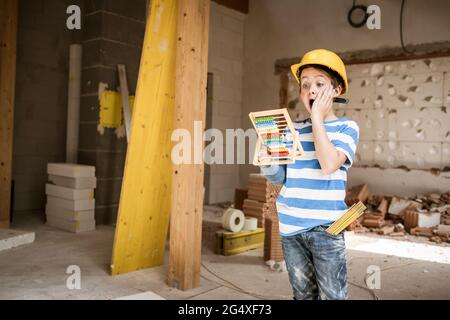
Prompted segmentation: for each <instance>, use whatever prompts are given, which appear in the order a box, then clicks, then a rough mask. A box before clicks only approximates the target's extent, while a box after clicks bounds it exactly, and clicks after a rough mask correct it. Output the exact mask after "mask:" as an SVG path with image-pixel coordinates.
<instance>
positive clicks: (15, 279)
mask: <svg viewBox="0 0 450 320" xmlns="http://www.w3.org/2000/svg"><path fill="white" fill-rule="evenodd" d="M220 211H221V210H220V209H217V208H214V207H207V208H206V210H205V220H206V221H205V226H204V238H203V249H202V268H201V286H200V287H199V288H196V289H194V290H190V291H186V292H183V291H180V290H177V289H173V288H169V287H168V286H167V285H166V283H165V280H166V278H167V270H168V265H167V256H166V262H165V263H164V264H163V265H162V266H159V267H155V268H151V269H147V270H141V271H137V272H133V273H129V274H125V275H120V276H116V277H111V276H110V275H109V273H108V272H109V264H110V260H111V252H112V244H113V237H114V227H112V226H99V227H98V228H97V230H96V231H95V232H88V233H82V234H72V233H68V232H64V231H59V230H57V229H54V228H51V227H48V226H46V225H44V224H43V222H42V214H41V213H39V212H29V213H26V214H25V213H21V214H16V216H15V222H14V224H13V228H15V229H21V230H26V231H28V230H29V231H34V232H35V233H36V240H35V242H34V243H32V244H27V245H23V246H20V247H17V248H13V249H10V250H6V251H2V252H0V299H116V298H120V297H123V296H128V295H133V294H138V293H142V292H146V291H152V292H154V293H156V294H158V295H160V296H161V297H163V298H165V299H223V300H227V299H291V297H292V292H291V288H290V285H289V281H288V276H287V273H286V272H275V271H271V270H270V269H269V268H268V267H267V266H266V265H265V264H264V261H263V259H262V249H257V250H252V251H249V252H246V253H243V254H240V255H235V256H229V257H225V256H220V255H215V254H214V253H213V241H212V240H213V239H214V232H213V231H214V229H215V228H216V227H217V224H215V222H217V221H218V215H219V212H220ZM346 240H347V241H348V244H349V245H348V248H349V249H348V269H349V298H350V299H375V298H377V299H450V264H449V263H439V262H431V261H427V260H425V259H427V257H425V258H423V257H422V258H420V259H422V260H418V259H410V258H405V257H398V256H390V255H386V254H380V253H370V252H364V251H360V250H361V248H362V246H361V244H364V243H374V241H378V240H379V239H374V237H373V236H360V235H354V236H351V235H349V236H347V239H346ZM400 242H401V241H399V242H398V243H400ZM407 242H410V241H407ZM418 242H419V243H420V242H421V240H419V241H418ZM422 242H423V240H422ZM394 243H396V242H394ZM352 247H355V248H357V250H352V249H351V248H352ZM432 247H433V248H437V249H438V251H436V252H437V253H436V254H438V255H443V256H444V259H440V260H439V259H438V260H435V261H441V260H442V261H444V262H445V261H447V260H448V259H450V246H448V245H447V246H432ZM358 248H359V249H358ZM414 250H416V249H414ZM441 258H442V257H441ZM447 258H448V259H447ZM70 265H78V266H79V267H80V269H81V289H80V290H69V289H67V287H66V281H67V278H68V277H69V274H66V270H67V267H68V266H70ZM371 265H375V266H379V268H380V270H381V288H380V289H376V290H373V291H372V290H369V289H368V288H367V286H366V285H365V280H364V279H365V277H366V275H367V267H368V266H371Z"/></svg>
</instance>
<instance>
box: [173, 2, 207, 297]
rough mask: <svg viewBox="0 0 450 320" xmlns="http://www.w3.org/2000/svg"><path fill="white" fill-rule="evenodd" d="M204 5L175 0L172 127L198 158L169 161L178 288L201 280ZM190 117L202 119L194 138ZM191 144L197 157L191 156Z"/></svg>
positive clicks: (175, 284)
mask: <svg viewBox="0 0 450 320" xmlns="http://www.w3.org/2000/svg"><path fill="white" fill-rule="evenodd" d="M209 6H210V2H209V0H180V2H179V11H178V22H177V24H178V26H177V58H176V90H175V129H178V128H180V129H181V128H183V129H187V130H188V131H189V132H190V133H191V136H192V140H191V141H192V151H191V155H193V157H192V160H194V158H197V159H196V160H200V161H198V163H196V164H179V165H175V164H174V165H173V169H172V171H173V174H172V177H173V179H172V209H171V216H170V258H169V277H168V283H169V285H170V286H172V287H176V288H179V289H181V290H188V289H191V288H195V287H198V286H199V284H200V260H201V239H202V215H203V161H202V159H203V138H202V135H203V131H204V122H205V113H206V81H207V59H208V29H209ZM194 121H201V130H198V131H199V132H197V134H200V135H201V136H200V137H197V138H199V139H197V140H195V139H194V132H195V129H194ZM194 145H196V147H197V148H198V149H200V152H201V154H200V156H201V157H195V152H194ZM197 155H198V153H197ZM198 158H200V159H198Z"/></svg>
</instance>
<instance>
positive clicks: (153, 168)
mask: <svg viewBox="0 0 450 320" xmlns="http://www.w3.org/2000/svg"><path fill="white" fill-rule="evenodd" d="M177 3H178V1H177V0H152V1H151V9H150V14H149V15H148V18H147V26H146V31H145V37H144V44H143V48H142V56H141V64H140V68H139V77H138V84H137V89H136V97H135V105H134V108H133V121H132V127H131V137H130V143H129V145H128V151H127V158H126V164H125V170H124V177H123V182H122V191H121V194H120V204H119V213H118V218H117V226H116V234H115V238H114V247H113V255H112V265H111V273H112V275H117V274H121V273H125V272H130V271H134V270H138V269H143V268H148V267H152V266H157V265H161V264H162V263H163V259H164V254H165V244H166V238H167V229H168V224H169V214H170V201H171V179H172V177H171V168H172V166H171V156H170V154H171V134H172V130H173V108H174V102H175V101H174V91H175V50H176V49H175V46H176V44H175V42H176V21H177V12H178V5H177Z"/></svg>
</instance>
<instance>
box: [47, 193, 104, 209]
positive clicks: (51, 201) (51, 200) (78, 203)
mask: <svg viewBox="0 0 450 320" xmlns="http://www.w3.org/2000/svg"><path fill="white" fill-rule="evenodd" d="M47 205H49V206H52V207H60V208H63V209H68V210H72V211H86V210H92V209H94V208H95V200H94V199H87V200H86V199H84V200H68V199H62V198H57V197H52V196H47Z"/></svg>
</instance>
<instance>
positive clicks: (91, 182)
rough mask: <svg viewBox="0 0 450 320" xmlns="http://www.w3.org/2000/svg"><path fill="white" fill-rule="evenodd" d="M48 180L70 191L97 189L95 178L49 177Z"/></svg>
mask: <svg viewBox="0 0 450 320" xmlns="http://www.w3.org/2000/svg"><path fill="white" fill-rule="evenodd" d="M48 180H49V181H51V182H53V184H56V185H57V186H62V187H66V188H72V189H95V188H96V187H97V178H95V177H82V178H69V177H63V176H56V175H49V176H48Z"/></svg>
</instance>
